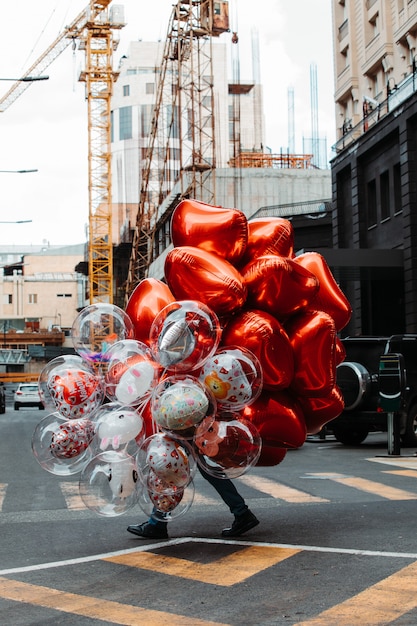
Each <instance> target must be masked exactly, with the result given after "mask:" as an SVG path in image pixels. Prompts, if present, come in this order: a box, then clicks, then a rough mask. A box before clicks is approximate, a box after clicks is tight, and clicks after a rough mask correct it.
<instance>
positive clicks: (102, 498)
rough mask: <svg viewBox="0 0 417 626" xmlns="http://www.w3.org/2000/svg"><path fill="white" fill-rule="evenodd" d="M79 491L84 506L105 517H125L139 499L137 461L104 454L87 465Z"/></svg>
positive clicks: (124, 456)
mask: <svg viewBox="0 0 417 626" xmlns="http://www.w3.org/2000/svg"><path fill="white" fill-rule="evenodd" d="M79 488H80V495H81V498H82V500H83V502H84V504H85V505H86V507H87V508H89V509H90V510H91V511H94V512H95V513H97V514H98V515H102V516H104V517H116V516H118V515H123V514H124V513H126V512H127V511H129V510H130V509H131V508H133V507H134V506H135V505H136V504H137V502H138V499H139V493H140V488H139V489H138V472H137V467H136V462H135V460H134V458H133V457H131V456H130V455H128V454H125V453H123V452H116V451H114V450H110V451H106V452H101V453H100V454H97V455H96V456H94V457H93V458H92V459H91V460H90V461H89V463H87V465H85V467H84V469H83V470H82V472H81V476H80V484H79Z"/></svg>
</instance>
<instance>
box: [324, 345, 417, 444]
mask: <svg viewBox="0 0 417 626" xmlns="http://www.w3.org/2000/svg"><path fill="white" fill-rule="evenodd" d="M342 343H343V345H344V347H345V350H346V358H345V360H344V362H343V363H341V364H340V365H339V366H338V368H337V384H338V386H339V388H340V390H341V392H342V394H343V399H344V401H345V408H344V410H343V412H342V413H341V415H339V417H337V418H336V419H335V420H332V421H331V422H330V423H329V424H328V425H327V426H328V428H329V430H331V431H332V432H333V434H334V436H335V437H336V439H337V440H338V441H340V442H341V443H344V444H346V445H357V444H360V443H362V441H364V440H365V439H366V437H367V436H368V434H369V433H370V432H377V431H384V432H386V431H387V413H386V412H385V411H384V410H382V409H381V407H380V401H379V361H380V357H381V356H382V355H383V354H391V353H400V354H402V355H403V357H404V363H405V377H406V391H405V395H404V403H403V409H402V410H401V412H400V417H399V419H400V433H401V442H402V444H403V445H404V446H417V335H411V334H410V335H408V334H407V335H392V336H391V337H365V336H364V337H346V338H344V339H342Z"/></svg>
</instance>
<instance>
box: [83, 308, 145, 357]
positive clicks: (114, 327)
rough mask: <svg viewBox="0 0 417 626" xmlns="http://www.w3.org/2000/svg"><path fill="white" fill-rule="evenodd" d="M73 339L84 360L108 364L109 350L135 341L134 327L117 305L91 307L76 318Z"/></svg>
mask: <svg viewBox="0 0 417 626" xmlns="http://www.w3.org/2000/svg"><path fill="white" fill-rule="evenodd" d="M71 338H72V342H73V345H74V348H75V350H76V352H77V353H78V354H79V355H80V356H81V357H82V358H83V359H85V360H87V361H89V362H91V363H96V364H106V363H107V360H108V357H107V352H108V350H109V348H110V347H111V346H112V345H113V344H114V343H116V342H117V341H121V340H123V339H133V338H134V327H133V323H132V320H131V319H130V317H129V316H128V315H127V313H125V311H123V309H121V308H119V307H118V306H116V305H115V304H106V303H98V304H90V305H89V306H86V307H85V308H84V309H83V310H82V311H81V312H80V313H79V314H78V315H77V317H76V318H75V320H74V323H73V325H72V329H71Z"/></svg>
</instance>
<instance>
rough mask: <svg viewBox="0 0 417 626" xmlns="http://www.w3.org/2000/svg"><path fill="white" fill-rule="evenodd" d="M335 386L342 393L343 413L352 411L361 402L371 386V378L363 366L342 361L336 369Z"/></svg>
mask: <svg viewBox="0 0 417 626" xmlns="http://www.w3.org/2000/svg"><path fill="white" fill-rule="evenodd" d="M336 379H337V385H338V387H339V389H340V391H341V392H342V395H343V400H344V403H345V411H353V410H354V409H357V408H358V406H360V404H361V403H362V402H363V400H364V399H365V398H366V396H367V395H368V392H369V390H370V386H371V376H370V374H369V372H368V370H367V369H366V367H365V366H364V365H361V363H354V362H353V361H352V362H349V361H344V362H343V363H341V364H340V365H338V367H337V369H336Z"/></svg>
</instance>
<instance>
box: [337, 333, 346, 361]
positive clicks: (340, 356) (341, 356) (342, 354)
mask: <svg viewBox="0 0 417 626" xmlns="http://www.w3.org/2000/svg"><path fill="white" fill-rule="evenodd" d="M345 358H346V348H345V346H344V345H343V342H342V341H341V340H340V339H339V337H336V366H337V365H340V364H341V363H343V361H344V360H345Z"/></svg>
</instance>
